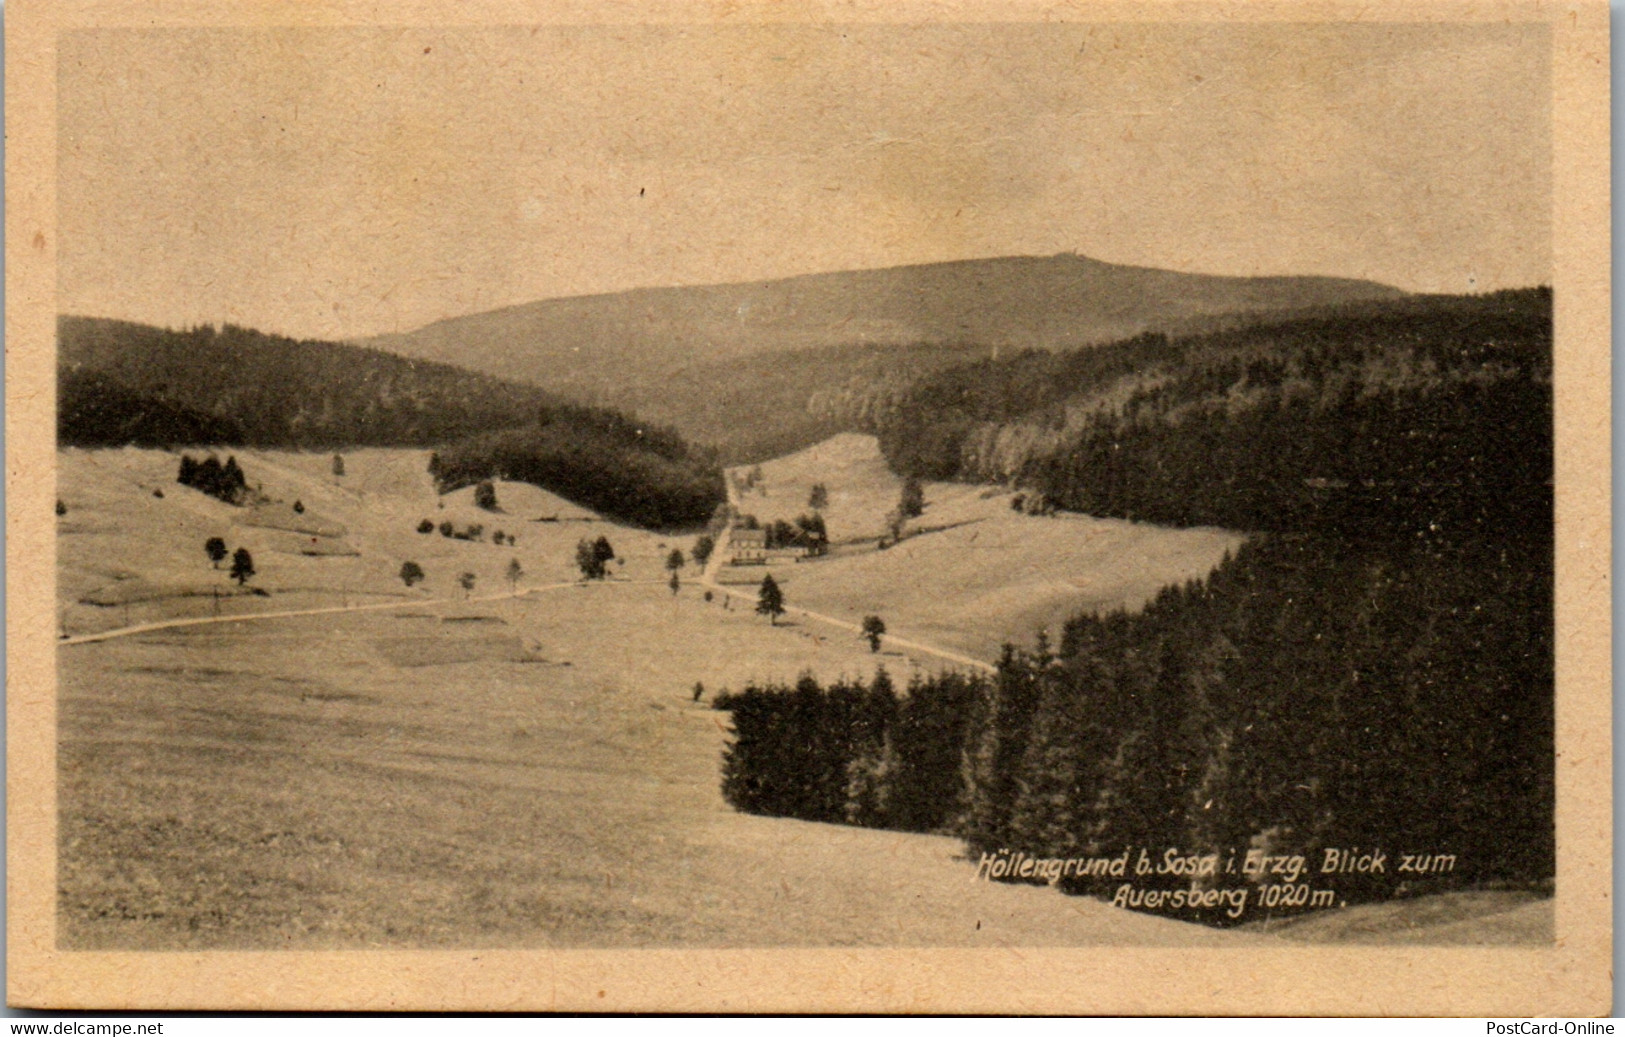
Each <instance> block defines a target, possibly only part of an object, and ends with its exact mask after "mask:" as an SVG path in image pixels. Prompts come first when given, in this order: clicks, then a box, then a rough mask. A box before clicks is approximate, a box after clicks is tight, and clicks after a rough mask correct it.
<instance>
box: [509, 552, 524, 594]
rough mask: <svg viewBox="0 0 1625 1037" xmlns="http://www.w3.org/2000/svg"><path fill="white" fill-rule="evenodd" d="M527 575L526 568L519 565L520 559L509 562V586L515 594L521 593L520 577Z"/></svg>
mask: <svg viewBox="0 0 1625 1037" xmlns="http://www.w3.org/2000/svg"><path fill="white" fill-rule="evenodd" d="M523 575H525V567H524V566H522V565H520V564H519V559H517V558H513V559H509V561H508V586H509V587H510V588H511V589H512V590H513V592H514V593H515V594H517V593H519V577H521V576H523Z"/></svg>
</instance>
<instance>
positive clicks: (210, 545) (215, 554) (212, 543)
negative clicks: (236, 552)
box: [203, 537, 226, 569]
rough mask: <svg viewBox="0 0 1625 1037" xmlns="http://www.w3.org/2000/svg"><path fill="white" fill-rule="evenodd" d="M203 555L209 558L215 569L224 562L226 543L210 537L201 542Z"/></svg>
mask: <svg viewBox="0 0 1625 1037" xmlns="http://www.w3.org/2000/svg"><path fill="white" fill-rule="evenodd" d="M203 553H204V554H206V555H208V556H209V561H211V562H213V563H214V567H215V568H216V569H218V568H220V563H221V562H223V561H225V560H226V542H225V541H224V540H221V539H220V538H219V537H210V538H209V539H207V540H205V541H204V542H203Z"/></svg>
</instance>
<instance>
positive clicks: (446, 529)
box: [440, 519, 457, 537]
mask: <svg viewBox="0 0 1625 1037" xmlns="http://www.w3.org/2000/svg"><path fill="white" fill-rule="evenodd" d="M455 532H457V527H456V526H454V525H452V524H451V519H447V520H445V521H444V522H442V523H440V535H441V536H443V537H449V536H451V535H452V534H453V533H455Z"/></svg>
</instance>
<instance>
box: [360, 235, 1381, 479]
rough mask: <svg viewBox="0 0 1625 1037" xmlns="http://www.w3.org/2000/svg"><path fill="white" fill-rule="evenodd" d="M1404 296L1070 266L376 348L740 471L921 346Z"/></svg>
mask: <svg viewBox="0 0 1625 1037" xmlns="http://www.w3.org/2000/svg"><path fill="white" fill-rule="evenodd" d="M1402 295H1403V293H1402V292H1400V291H1398V290H1397V289H1394V288H1390V287H1387V286H1384V285H1380V284H1375V283H1372V282H1368V281H1355V280H1341V279H1335V278H1321V277H1273V278H1236V277H1214V276H1207V275H1198V274H1184V273H1176V272H1173V271H1166V270H1152V269H1146V268H1140V267H1127V266H1116V265H1113V264H1109V263H1102V262H1098V261H1096V260H1092V259H1088V258H1086V257H1083V256H1077V255H1072V254H1062V255H1058V256H1052V257H1006V258H998V259H978V260H965V261H961V262H952V263H933V264H928V265H922V266H905V267H894V268H891V269H886V270H855V271H843V272H838V273H827V274H813V275H807V276H803V277H794V278H787V279H784V280H778V281H762V282H754V283H745V284H730V285H708V286H698V287H674V288H647V289H637V290H633V291H627V292H620V293H614V294H607V295H593V296H579V297H574V298H564V299H550V300H544V301H540V302H535V303H529V304H526V305H522V306H514V307H508V308H506V309H501V310H493V311H491V312H488V313H479V314H472V315H469V316H464V317H455V318H451V319H448V320H443V321H439V322H437V323H434V324H430V325H428V326H427V327H424V328H420V329H418V330H417V331H413V332H409V333H405V334H399V335H385V336H380V337H377V338H373V339H370V340H367V342H366V343H365V344H366V345H368V346H372V347H376V348H378V349H383V350H387V351H389V352H392V353H398V354H401V355H403V356H408V357H414V358H419V359H426V360H436V361H445V362H451V363H456V364H459V365H461V366H464V367H468V368H471V369H473V370H476V371H481V372H484V373H486V374H491V375H496V376H498V377H501V378H506V379H512V380H515V381H520V382H528V383H531V384H536V385H543V386H546V387H547V388H548V389H550V390H554V391H558V392H563V393H566V394H569V395H572V396H575V397H577V398H581V399H585V400H589V401H591V402H600V403H605V404H608V405H611V406H615V407H618V408H621V409H625V410H633V411H636V412H637V413H638V414H640V415H642V416H643V417H645V418H647V419H650V420H653V421H658V422H662V423H669V424H672V425H675V426H676V427H677V428H678V429H680V430H681V431H682V432H683V433H684V434H685V435H688V436H690V437H691V438H696V439H702V440H705V441H708V442H712V443H716V444H719V445H721V446H722V447H723V448H724V449H723V453H724V457H725V459H726V460H729V461H733V462H741V461H747V460H761V459H765V458H767V457H770V456H775V455H777V454H780V453H783V452H785V451H787V450H791V449H795V448H798V447H801V446H806V445H809V444H810V443H813V442H816V441H817V440H818V439H821V438H823V437H825V436H827V435H829V434H831V433H832V432H835V431H838V430H840V428H842V427H844V426H841V425H834V424H831V423H830V422H829V420H828V419H827V418H820V417H815V416H813V415H810V414H808V413H807V401H808V400H809V399H810V398H811V397H812V396H813V395H814V394H815V393H817V392H819V391H820V390H826V389H827V388H828V387H829V386H831V385H841V384H844V383H846V382H847V381H849V380H850V379H851V378H853V377H854V376H859V377H865V378H873V377H881V378H884V377H887V376H888V375H889V374H891V373H892V371H891V368H893V367H896V366H898V365H896V364H888V363H887V359H888V357H889V355H890V354H891V352H892V347H903V346H906V347H911V351H910V353H909V355H908V356H907V358H906V359H907V361H908V366H911V367H926V368H931V367H936V366H940V363H939V362H937V360H936V358H934V357H932V356H931V355H930V354H931V353H932V352H934V351H935V350H937V349H947V350H948V351H949V352H950V353H951V355H950V356H949V357H947V358H945V359H944V360H943V361H942V362H958V361H963V360H965V359H968V357H967V356H966V353H967V351H971V352H977V353H981V354H983V355H985V354H986V353H987V352H988V351H989V350H991V349H996V348H997V349H1022V348H1029V347H1031V348H1042V349H1061V348H1067V347H1075V346H1080V345H1085V344H1089V343H1095V342H1105V341H1110V340H1112V339H1118V338H1123V337H1126V336H1129V335H1134V334H1138V333H1139V332H1142V331H1146V330H1153V329H1154V330H1179V329H1183V328H1187V327H1189V326H1190V324H1191V322H1193V321H1202V320H1206V319H1210V318H1217V317H1220V316H1222V315H1226V314H1230V315H1234V314H1239V313H1261V312H1270V311H1278V310H1283V309H1302V308H1306V307H1315V306H1324V305H1332V304H1339V303H1346V302H1351V301H1356V300H1368V299H1393V298H1398V297H1400V296H1402ZM831 347H846V348H845V350H844V351H840V352H826V351H828V350H830V349H831ZM856 347H869V348H868V349H861V348H856ZM876 347H879V349H878V351H877V349H876ZM787 354H794V357H793V359H792V360H790V362H789V365H788V366H787V367H782V368H781V367H780V366H779V365H780V361H781V358H783V357H785V356H786V355H787ZM897 359H899V360H901V359H902V358H901V357H898V358H897ZM877 368H880V370H877ZM764 377H767V378H771V379H773V380H774V384H775V388H774V390H773V392H771V393H765V394H759V393H753V392H752V393H737V394H735V396H736V398H734V399H730V400H727V401H726V402H725V403H724V404H722V405H721V406H720V407H719V405H718V401H717V394H718V392H719V391H720V392H722V393H723V394H727V393H728V392H729V389H730V387H733V386H740V385H746V386H749V385H754V384H755V383H756V382H758V381H760V380H761V379H762V378H764ZM767 397H771V399H767ZM786 422H789V423H790V424H791V425H792V426H794V428H792V429H787V428H786V425H785V423H786ZM803 425H804V426H806V427H805V428H801V426H803ZM758 440H759V441H758Z"/></svg>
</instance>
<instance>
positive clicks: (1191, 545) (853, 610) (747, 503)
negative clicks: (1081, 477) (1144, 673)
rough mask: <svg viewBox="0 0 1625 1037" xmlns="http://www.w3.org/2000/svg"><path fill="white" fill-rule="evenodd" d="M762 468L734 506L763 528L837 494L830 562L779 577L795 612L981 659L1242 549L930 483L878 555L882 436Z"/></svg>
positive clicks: (1205, 534)
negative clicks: (822, 495) (1030, 508)
mask: <svg viewBox="0 0 1625 1037" xmlns="http://www.w3.org/2000/svg"><path fill="white" fill-rule="evenodd" d="M761 469H762V476H763V477H762V479H761V480H760V481H759V482H758V483H757V486H756V487H755V488H754V489H752V490H749V491H746V492H745V494H744V496H743V497H742V498H741V499H740V501H739V505H738V506H739V508H740V510H742V511H745V512H748V513H751V514H754V515H756V516H757V517H758V518H760V519H762V520H763V521H771V520H773V519H779V518H782V519H786V520H793V519H794V517H795V516H796V515H798V514H802V513H804V512H806V511H807V510H809V509H808V508H807V498H808V494H809V493H811V491H812V487H813V485H814V484H815V483H818V482H822V483H824V485H825V487H826V489H827V490H828V492H829V506H828V507H827V508H826V509H824V517H825V520H826V522H827V524H828V526H829V532H830V538H831V540H832V541H833V542H834V544H835V545H836V547H835V549H834V550H833V551H832V552H831V555H830V556H829V557H827V558H823V559H817V560H809V561H805V562H803V563H801V564H797V565H790V566H785V565H780V566H775V567H774V568H773V573H774V579H775V580H777V581H778V582H779V583H780V584H781V585H782V586H783V587H784V589H785V595H786V597H787V598H788V600H789V601H790V603H791V604H792V605H796V606H799V607H804V608H809V609H812V610H813V611H815V612H823V613H827V614H829V615H833V616H837V617H839V618H844V619H849V620H852V621H853V622H857V621H858V620H860V619H862V617H863V616H865V615H870V614H875V615H879V616H881V617H882V618H883V619H884V620H885V621H886V625H887V628H888V629H889V630H890V631H891V632H892V633H894V634H899V635H902V636H905V637H909V638H914V639H920V640H925V641H928V642H931V643H935V644H940V645H942V646H944V647H947V648H951V649H953V650H956V651H959V652H964V653H967V654H969V655H972V656H975V657H977V658H983V659H992V658H994V657H995V656H996V655H997V654H998V650H999V646H1000V645H1001V644H1002V643H1003V642H1005V641H1013V642H1016V643H1019V644H1026V643H1028V642H1030V641H1031V639H1032V637H1033V634H1034V633H1035V631H1037V630H1038V629H1041V628H1051V629H1053V628H1055V627H1058V626H1059V624H1060V623H1061V622H1063V621H1064V620H1065V619H1067V618H1068V617H1070V616H1072V615H1074V614H1076V613H1078V612H1080V611H1091V610H1097V609H1098V610H1103V611H1105V610H1110V609H1114V608H1137V607H1139V606H1140V605H1142V604H1144V603H1145V602H1146V601H1147V600H1149V599H1150V598H1151V597H1152V596H1154V595H1155V594H1156V592H1157V591H1158V590H1160V589H1161V588H1162V587H1164V586H1166V585H1167V584H1170V583H1183V582H1184V581H1186V580H1189V579H1193V578H1199V577H1202V576H1205V575H1207V574H1208V573H1209V572H1211V571H1212V569H1213V567H1214V566H1216V565H1218V563H1219V561H1220V560H1221V559H1223V557H1224V555H1225V552H1226V551H1229V550H1233V549H1234V548H1235V547H1236V546H1237V545H1239V544H1240V543H1241V541H1242V539H1243V538H1242V537H1241V535H1240V534H1237V533H1233V532H1230V531H1227V530H1219V529H1209V528H1200V529H1184V530H1180V529H1167V528H1163V527H1160V526H1152V525H1146V524H1144V523H1134V522H1124V521H1120V520H1115V519H1092V518H1089V517H1087V516H1083V515H1061V516H1056V517H1049V518H1040V517H1035V516H1030V515H1022V514H1018V513H1017V512H1015V511H1013V510H1012V509H1011V507H1010V497H1011V495H1010V494H1009V493H1006V492H1003V491H997V490H988V489H984V488H982V487H975V486H966V485H963V484H958V483H928V484H926V486H925V498H926V509H925V513H924V514H923V515H921V516H920V517H919V518H917V519H914V520H912V521H911V522H910V523H909V526H908V529H909V530H910V531H912V534H913V535H910V536H906V537H905V539H904V540H903V541H902V542H901V543H899V544H897V545H895V546H893V547H891V548H888V549H887V550H885V551H878V550H876V549H875V544H874V538H876V537H878V536H879V534H880V533H881V532H882V531H883V530H884V529H885V524H886V515H887V513H888V512H890V511H891V510H892V509H894V508H895V507H896V506H897V501H898V497H899V495H900V493H901V490H902V481H901V480H900V479H898V478H897V477H896V476H895V475H893V474H892V473H891V472H890V470H889V469H887V468H886V464H885V461H884V460H883V459H882V458H881V456H880V448H879V445H878V444H877V443H876V441H875V439H874V437H872V436H862V435H856V434H845V435H841V436H836V437H834V438H832V439H829V440H826V441H825V442H823V443H819V444H817V445H815V446H813V447H810V448H808V449H806V450H803V451H799V452H798V453H796V454H793V455H791V456H789V457H785V458H781V459H779V460H777V461H771V462H768V463H767V464H764V465H762V466H761ZM724 579H725V580H727V581H728V582H733V581H735V580H743V581H759V580H760V579H761V571H760V570H759V569H756V568H754V567H740V568H738V569H734V570H731V571H730V570H725V576H724Z"/></svg>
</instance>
